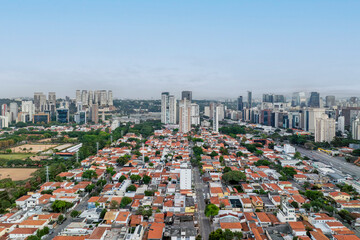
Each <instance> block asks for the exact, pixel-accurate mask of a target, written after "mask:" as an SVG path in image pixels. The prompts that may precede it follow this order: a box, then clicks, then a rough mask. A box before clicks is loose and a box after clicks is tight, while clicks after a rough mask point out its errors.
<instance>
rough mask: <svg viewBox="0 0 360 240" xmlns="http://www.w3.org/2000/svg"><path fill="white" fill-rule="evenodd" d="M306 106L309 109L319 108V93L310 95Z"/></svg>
mask: <svg viewBox="0 0 360 240" xmlns="http://www.w3.org/2000/svg"><path fill="white" fill-rule="evenodd" d="M308 106H309V107H311V108H319V107H320V93H318V92H311V93H310V99H309V104H308Z"/></svg>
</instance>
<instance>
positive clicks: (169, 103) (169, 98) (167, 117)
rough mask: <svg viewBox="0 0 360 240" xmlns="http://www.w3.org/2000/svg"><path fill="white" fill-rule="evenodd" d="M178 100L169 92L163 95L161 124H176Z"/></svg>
mask: <svg viewBox="0 0 360 240" xmlns="http://www.w3.org/2000/svg"><path fill="white" fill-rule="evenodd" d="M176 105H177V104H176V98H175V96H173V95H170V94H169V92H163V93H162V94H161V122H162V123H164V124H176Z"/></svg>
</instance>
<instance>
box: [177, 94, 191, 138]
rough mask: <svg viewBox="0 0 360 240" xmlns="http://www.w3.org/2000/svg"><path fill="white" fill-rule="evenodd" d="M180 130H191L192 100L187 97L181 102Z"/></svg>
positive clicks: (185, 131)
mask: <svg viewBox="0 0 360 240" xmlns="http://www.w3.org/2000/svg"><path fill="white" fill-rule="evenodd" d="M179 131H180V132H181V133H187V132H190V131H191V102H190V101H189V100H187V99H186V98H185V99H184V100H181V101H180V104H179Z"/></svg>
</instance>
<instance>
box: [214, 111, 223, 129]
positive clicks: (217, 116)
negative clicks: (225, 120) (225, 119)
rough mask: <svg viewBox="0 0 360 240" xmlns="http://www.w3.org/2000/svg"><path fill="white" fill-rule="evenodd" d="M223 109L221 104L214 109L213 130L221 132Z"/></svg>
mask: <svg viewBox="0 0 360 240" xmlns="http://www.w3.org/2000/svg"><path fill="white" fill-rule="evenodd" d="M221 109H222V108H221V106H216V107H214V110H213V116H212V120H213V131H214V132H219V115H220V111H221Z"/></svg>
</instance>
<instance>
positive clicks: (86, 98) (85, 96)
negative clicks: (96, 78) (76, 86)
mask: <svg viewBox="0 0 360 240" xmlns="http://www.w3.org/2000/svg"><path fill="white" fill-rule="evenodd" d="M81 102H82V104H83V105H84V106H89V95H88V91H87V90H82V92H81Z"/></svg>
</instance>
